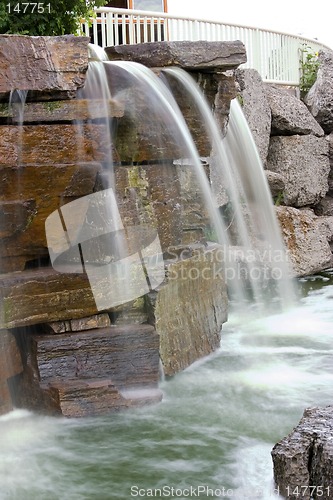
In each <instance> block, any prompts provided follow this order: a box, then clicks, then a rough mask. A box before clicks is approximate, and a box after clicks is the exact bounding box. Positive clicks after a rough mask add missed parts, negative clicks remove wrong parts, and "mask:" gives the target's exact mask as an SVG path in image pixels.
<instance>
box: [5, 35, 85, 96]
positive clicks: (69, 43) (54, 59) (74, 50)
mask: <svg viewBox="0 0 333 500" xmlns="http://www.w3.org/2000/svg"><path fill="white" fill-rule="evenodd" d="M88 43H89V38H87V37H76V36H74V35H64V36H56V37H54V36H47V37H41V36H34V37H30V36H22V35H1V36H0V75H1V77H0V98H6V99H7V98H8V95H9V93H10V91H11V90H29V91H33V92H34V95H35V96H37V95H38V96H39V97H42V98H49V97H51V98H54V97H55V96H56V97H58V98H59V97H60V98H68V97H74V96H75V93H76V91H77V89H78V88H80V87H82V86H83V85H84V81H85V73H86V71H87V68H88Z"/></svg>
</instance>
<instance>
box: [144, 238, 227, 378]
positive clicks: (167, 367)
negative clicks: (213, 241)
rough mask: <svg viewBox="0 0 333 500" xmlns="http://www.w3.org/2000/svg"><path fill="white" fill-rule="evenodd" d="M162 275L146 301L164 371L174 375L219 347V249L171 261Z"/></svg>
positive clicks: (223, 305)
mask: <svg viewBox="0 0 333 500" xmlns="http://www.w3.org/2000/svg"><path fill="white" fill-rule="evenodd" d="M185 251H186V252H187V251H188V250H187V249H186V248H185ZM175 255H176V254H174V258H175ZM167 275H168V281H167V283H166V284H165V285H162V286H161V287H160V288H159V289H158V290H157V291H156V292H152V293H151V294H150V296H149V297H150V301H151V321H153V322H154V324H155V328H156V331H157V333H158V334H159V336H160V356H161V360H162V363H163V367H164V371H165V374H166V375H174V374H175V373H177V372H179V371H181V370H183V369H185V368H186V367H188V366H189V365H190V364H191V363H193V362H194V361H196V360H197V359H200V358H201V357H203V356H207V355H208V354H210V353H212V352H213V351H214V350H216V349H217V348H218V347H219V345H220V334H221V329H222V324H223V323H224V322H225V321H226V320H227V303H228V300H227V292H226V286H225V283H224V279H223V275H224V265H223V262H222V253H221V248H220V247H219V246H217V245H216V246H212V247H208V249H207V250H202V249H200V248H198V249H197V250H195V251H194V252H193V255H192V256H191V257H189V258H186V259H184V260H179V261H174V262H173V261H172V260H170V261H169V263H168V264H167Z"/></svg>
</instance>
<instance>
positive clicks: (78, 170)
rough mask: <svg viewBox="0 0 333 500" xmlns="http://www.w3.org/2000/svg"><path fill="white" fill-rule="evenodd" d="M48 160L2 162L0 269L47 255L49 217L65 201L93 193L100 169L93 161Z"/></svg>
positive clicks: (11, 268)
mask: <svg viewBox="0 0 333 500" xmlns="http://www.w3.org/2000/svg"><path fill="white" fill-rule="evenodd" d="M39 155H40V156H41V155H42V153H41V152H40V153H38V154H37V153H36V158H35V160H36V161H38V156H39ZM45 159H46V160H47V161H48V162H49V163H48V164H43V163H41V164H39V165H24V166H5V165H3V166H1V165H0V183H1V194H0V222H1V231H0V235H1V236H2V238H1V239H0V271H5V272H10V271H17V270H22V269H23V268H24V265H25V263H26V262H27V261H29V260H33V259H37V258H38V257H39V256H43V255H45V256H47V255H48V251H47V243H46V235H45V220H46V218H47V217H48V216H49V215H50V214H51V213H52V212H53V211H54V210H56V209H58V208H59V206H60V205H63V204H65V203H66V200H68V201H71V199H72V198H76V197H80V196H84V195H87V194H90V193H92V192H93V190H94V186H95V183H96V177H97V173H98V172H99V171H100V170H101V166H100V165H99V164H98V163H93V162H91V163H83V164H74V163H69V164H67V165H59V164H55V163H51V162H50V160H49V158H48V157H46V155H45ZM0 163H1V159H0Z"/></svg>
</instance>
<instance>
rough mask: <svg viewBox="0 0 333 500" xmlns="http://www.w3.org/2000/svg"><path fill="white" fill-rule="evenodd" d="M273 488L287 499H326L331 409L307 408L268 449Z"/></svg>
mask: <svg viewBox="0 0 333 500" xmlns="http://www.w3.org/2000/svg"><path fill="white" fill-rule="evenodd" d="M272 457H273V463H274V479H275V484H276V487H277V489H278V491H279V493H280V495H282V496H283V498H288V499H289V500H299V498H302V499H304V500H310V499H323V500H330V499H331V498H332V492H333V475H332V468H333V406H327V407H325V408H310V409H307V410H305V411H304V414H303V418H302V419H301V421H300V422H299V424H298V425H297V426H296V427H295V429H294V430H293V431H292V432H291V433H290V434H289V435H288V436H287V437H285V438H284V439H282V440H281V441H280V442H279V443H277V444H276V445H275V446H274V448H273V450H272Z"/></svg>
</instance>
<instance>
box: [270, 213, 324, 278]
mask: <svg viewBox="0 0 333 500" xmlns="http://www.w3.org/2000/svg"><path fill="white" fill-rule="evenodd" d="M276 214H277V217H278V221H279V223H280V227H281V230H282V236H283V239H284V243H285V245H286V248H287V250H288V255H289V259H290V263H291V267H292V269H293V273H294V275H295V276H306V275H309V274H313V273H315V272H318V271H321V270H323V269H325V268H327V267H329V266H330V265H331V260H332V252H331V248H330V235H329V227H328V226H327V223H328V221H327V219H330V218H328V217H316V216H315V215H314V213H313V212H312V211H311V210H297V209H296V208H292V207H283V206H280V207H276ZM323 219H325V220H323ZM323 222H325V224H323Z"/></svg>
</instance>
